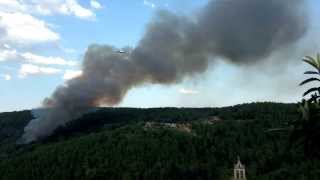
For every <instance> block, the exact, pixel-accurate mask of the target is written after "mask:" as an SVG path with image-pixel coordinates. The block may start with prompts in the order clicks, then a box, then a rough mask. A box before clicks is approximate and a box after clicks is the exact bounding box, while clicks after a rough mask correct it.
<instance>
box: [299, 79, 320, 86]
mask: <svg viewBox="0 0 320 180" xmlns="http://www.w3.org/2000/svg"><path fill="white" fill-rule="evenodd" d="M312 81H320V79H318V78H309V79H306V80H304V81H303V82H302V83H300V84H299V85H300V86H302V85H304V84H306V83H309V82H312Z"/></svg>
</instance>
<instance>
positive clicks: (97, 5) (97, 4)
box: [90, 0, 102, 9]
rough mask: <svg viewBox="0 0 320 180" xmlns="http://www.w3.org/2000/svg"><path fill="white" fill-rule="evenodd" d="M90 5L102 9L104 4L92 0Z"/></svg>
mask: <svg viewBox="0 0 320 180" xmlns="http://www.w3.org/2000/svg"><path fill="white" fill-rule="evenodd" d="M90 6H91V7H92V8H94V9H101V8H102V5H101V4H100V3H99V2H98V1H97V0H91V1H90Z"/></svg>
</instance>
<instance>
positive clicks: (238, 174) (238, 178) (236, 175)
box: [233, 156, 247, 180]
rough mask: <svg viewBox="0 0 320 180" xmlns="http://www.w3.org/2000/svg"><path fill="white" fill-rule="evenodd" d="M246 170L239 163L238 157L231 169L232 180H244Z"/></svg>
mask: <svg viewBox="0 0 320 180" xmlns="http://www.w3.org/2000/svg"><path fill="white" fill-rule="evenodd" d="M246 179H247V178H246V168H245V166H244V165H243V164H242V163H241V161H240V158H239V156H238V161H237V163H236V164H235V165H234V169H233V180H246Z"/></svg>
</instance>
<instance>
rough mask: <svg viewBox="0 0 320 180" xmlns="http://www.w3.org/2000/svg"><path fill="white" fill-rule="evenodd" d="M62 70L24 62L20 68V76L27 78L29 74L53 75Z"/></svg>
mask: <svg viewBox="0 0 320 180" xmlns="http://www.w3.org/2000/svg"><path fill="white" fill-rule="evenodd" d="M60 72H61V69H57V68H51V67H44V66H36V65H33V64H22V65H21V67H20V70H19V77H20V78H25V77H26V76H28V75H53V74H58V73H60Z"/></svg>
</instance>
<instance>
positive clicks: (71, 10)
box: [59, 0, 95, 19]
mask: <svg viewBox="0 0 320 180" xmlns="http://www.w3.org/2000/svg"><path fill="white" fill-rule="evenodd" d="M59 10H60V12H62V13H63V14H67V15H74V16H76V17H79V18H82V19H94V18H95V14H94V13H93V12H92V11H91V10H90V9H86V8H84V7H82V6H81V5H80V4H79V3H78V2H77V1H76V0H66V1H65V3H64V4H62V5H61V7H60V9H59Z"/></svg>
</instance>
